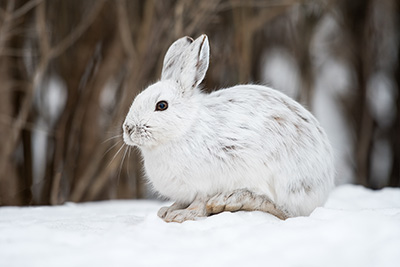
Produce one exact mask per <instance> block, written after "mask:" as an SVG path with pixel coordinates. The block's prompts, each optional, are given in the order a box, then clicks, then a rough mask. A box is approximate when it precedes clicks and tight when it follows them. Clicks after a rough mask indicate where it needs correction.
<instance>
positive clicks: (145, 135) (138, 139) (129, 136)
mask: <svg viewBox="0 0 400 267" xmlns="http://www.w3.org/2000/svg"><path fill="white" fill-rule="evenodd" d="M149 128H150V127H149V126H146V125H143V126H142V125H140V126H137V125H130V124H128V123H124V125H123V130H124V142H125V144H127V145H130V146H139V147H141V146H145V145H146V144H147V143H149V142H150V140H151V136H152V134H151V132H150V131H149Z"/></svg>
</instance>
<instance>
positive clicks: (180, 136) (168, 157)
mask: <svg viewBox="0 0 400 267" xmlns="http://www.w3.org/2000/svg"><path fill="white" fill-rule="evenodd" d="M184 38H186V37H184ZM184 38H181V39H179V40H178V41H177V42H178V45H177V44H176V43H175V44H173V45H171V47H170V49H169V51H168V52H167V55H166V59H165V60H164V69H163V75H162V79H161V81H159V82H157V83H155V84H153V85H151V86H150V87H148V88H147V89H146V90H144V91H143V92H142V93H141V94H139V95H138V96H137V97H136V99H135V100H134V102H133V104H132V106H131V109H130V110H129V113H128V115H127V117H126V120H125V122H124V129H125V131H124V141H125V142H126V143H127V144H128V145H136V146H138V147H139V148H140V149H141V151H142V154H143V157H144V165H145V170H146V174H147V177H148V179H149V180H150V182H151V184H152V185H153V187H154V189H155V190H156V191H157V192H159V193H160V194H161V195H163V196H166V197H168V198H170V199H172V200H176V201H177V202H179V203H184V204H187V205H188V204H190V203H191V202H192V201H193V200H194V199H195V198H196V197H199V196H200V197H201V196H202V197H204V198H209V197H212V196H214V195H216V194H218V193H228V192H231V191H233V190H236V189H244V188H247V189H249V190H251V191H253V192H256V193H259V194H265V195H267V196H268V197H269V198H270V199H272V200H273V201H274V202H275V203H276V204H278V205H279V206H282V207H284V208H285V209H286V210H287V211H289V212H290V213H291V214H292V215H294V216H298V215H308V214H310V213H311V212H312V211H313V210H314V209H315V208H316V207H317V206H320V205H322V204H323V203H324V202H325V200H326V198H327V196H328V193H329V191H330V190H331V188H332V187H333V185H334V168H333V158H332V149H331V146H330V144H329V142H328V139H327V136H326V134H325V133H324V131H323V129H322V128H321V126H320V125H319V123H318V122H317V120H316V119H315V118H314V117H313V116H312V115H311V113H310V112H308V111H307V110H306V109H304V108H303V107H302V106H301V105H300V104H298V103H297V102H295V101H294V100H292V99H290V98H289V97H287V96H286V95H284V94H282V93H280V92H278V91H276V90H273V89H271V88H268V87H265V86H258V85H238V86H235V87H231V88H227V89H221V90H218V91H216V92H213V93H211V94H204V93H202V92H200V90H199V89H198V85H199V83H200V82H201V81H202V80H203V78H204V76H205V73H206V71H207V68H208V61H209V46H208V39H207V37H206V36H205V35H202V36H200V37H199V38H198V39H196V40H195V41H189V40H190V39H187V38H186V39H184ZM179 43H180V44H179ZM171 60H172V61H171ZM171 62H174V63H173V64H170V66H167V65H166V64H168V63H171ZM172 65H174V66H172ZM167 67H168V68H167ZM160 100H164V101H167V102H168V109H167V110H165V111H155V106H156V103H157V102H158V101H160ZM127 127H131V128H133V129H134V130H133V131H132V132H130V133H128V132H127V130H126V128H127Z"/></svg>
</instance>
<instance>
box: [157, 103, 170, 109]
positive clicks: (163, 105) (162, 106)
mask: <svg viewBox="0 0 400 267" xmlns="http://www.w3.org/2000/svg"><path fill="white" fill-rule="evenodd" d="M167 108H168V103H167V101H159V102H158V103H157V104H156V111H163V110H166V109H167Z"/></svg>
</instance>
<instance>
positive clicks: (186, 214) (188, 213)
mask: <svg viewBox="0 0 400 267" xmlns="http://www.w3.org/2000/svg"><path fill="white" fill-rule="evenodd" d="M160 211H161V210H160ZM205 216H207V211H206V207H205V202H204V201H202V200H197V201H194V202H193V203H192V204H191V205H190V206H189V207H187V208H186V209H176V210H172V211H167V212H166V215H165V216H164V217H162V218H163V219H164V221H166V222H178V223H181V222H184V221H188V220H190V221H193V220H195V219H196V218H199V217H205Z"/></svg>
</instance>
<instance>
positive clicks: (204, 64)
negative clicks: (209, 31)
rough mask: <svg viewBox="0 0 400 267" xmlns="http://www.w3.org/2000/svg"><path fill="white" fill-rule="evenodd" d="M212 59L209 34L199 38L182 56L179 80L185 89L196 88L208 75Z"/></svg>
mask: <svg viewBox="0 0 400 267" xmlns="http://www.w3.org/2000/svg"><path fill="white" fill-rule="evenodd" d="M209 59H210V46H209V44H208V38H207V35H205V34H203V35H201V36H200V37H199V38H197V39H196V40H195V41H194V42H193V43H192V44H191V45H190V46H189V47H188V48H187V49H186V50H185V53H184V54H183V55H182V57H181V58H180V60H181V64H182V65H181V68H180V71H179V72H178V73H177V74H178V75H179V76H178V77H177V78H178V79H177V81H178V82H179V83H180V84H181V86H182V87H183V88H182V89H183V90H184V91H191V90H192V89H193V88H196V87H197V86H198V85H199V84H200V83H201V82H202V81H203V79H204V77H205V76H206V72H207V69H208V63H209Z"/></svg>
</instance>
